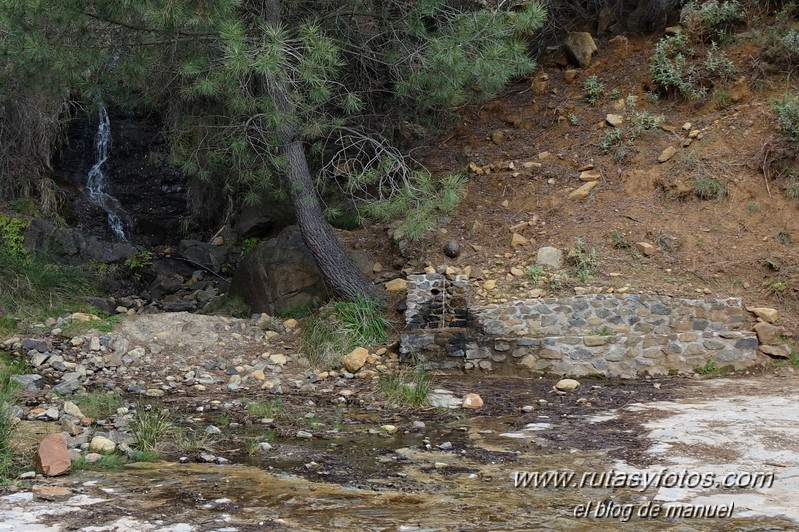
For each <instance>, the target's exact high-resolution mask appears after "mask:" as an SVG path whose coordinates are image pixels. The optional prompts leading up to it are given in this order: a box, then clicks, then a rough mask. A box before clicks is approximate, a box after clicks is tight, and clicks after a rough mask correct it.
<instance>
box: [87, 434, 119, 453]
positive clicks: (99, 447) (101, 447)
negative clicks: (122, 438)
mask: <svg viewBox="0 0 799 532" xmlns="http://www.w3.org/2000/svg"><path fill="white" fill-rule="evenodd" d="M116 449H117V444H116V443H114V442H113V441H111V440H109V439H108V438H106V437H105V436H95V437H94V438H92V441H91V443H89V450H90V451H93V452H95V453H100V454H110V453H113V452H114V451H116Z"/></svg>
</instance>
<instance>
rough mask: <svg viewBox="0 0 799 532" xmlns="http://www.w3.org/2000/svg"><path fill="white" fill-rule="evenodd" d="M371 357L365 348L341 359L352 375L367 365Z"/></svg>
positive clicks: (358, 349)
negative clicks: (367, 360)
mask: <svg viewBox="0 0 799 532" xmlns="http://www.w3.org/2000/svg"><path fill="white" fill-rule="evenodd" d="M368 357H369V351H367V350H366V349H364V348H363V347H359V348H357V349H355V350H354V351H352V352H351V353H349V354H347V355H344V356H343V357H341V364H342V365H343V366H344V368H345V369H346V370H347V371H349V372H350V373H356V372H357V371H358V370H359V369H361V368H362V367H363V365H364V364H366V359H367V358H368Z"/></svg>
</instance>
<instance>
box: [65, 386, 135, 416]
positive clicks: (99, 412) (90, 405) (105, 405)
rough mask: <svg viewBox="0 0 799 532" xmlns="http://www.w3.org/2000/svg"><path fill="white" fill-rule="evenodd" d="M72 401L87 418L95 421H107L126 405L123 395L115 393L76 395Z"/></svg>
mask: <svg viewBox="0 0 799 532" xmlns="http://www.w3.org/2000/svg"><path fill="white" fill-rule="evenodd" d="M70 400H71V401H72V402H73V403H75V405H77V407H78V408H80V411H81V412H83V414H84V415H85V416H87V417H90V418H93V419H107V418H108V417H109V416H111V415H113V414H115V413H116V411H117V409H118V408H119V407H121V406H122V405H123V404H124V403H125V400H124V399H123V398H122V396H121V395H119V394H118V393H113V392H111V393H100V392H92V393H76V394H75V395H73V396H72V397H71V398H70Z"/></svg>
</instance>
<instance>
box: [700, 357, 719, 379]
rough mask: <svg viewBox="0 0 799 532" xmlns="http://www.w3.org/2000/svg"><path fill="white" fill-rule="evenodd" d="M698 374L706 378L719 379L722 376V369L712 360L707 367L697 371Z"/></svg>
mask: <svg viewBox="0 0 799 532" xmlns="http://www.w3.org/2000/svg"><path fill="white" fill-rule="evenodd" d="M696 372H697V373H699V374H700V375H704V376H706V377H718V376H720V375H721V369H719V367H718V366H717V365H716V363H715V362H713V361H712V360H708V361H707V362H705V365H704V366H702V367H701V368H699V369H697V370H696Z"/></svg>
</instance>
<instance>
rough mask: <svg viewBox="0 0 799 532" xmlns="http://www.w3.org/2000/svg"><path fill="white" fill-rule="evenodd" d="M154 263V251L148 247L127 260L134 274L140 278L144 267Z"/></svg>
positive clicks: (127, 264) (126, 263) (126, 264)
mask: <svg viewBox="0 0 799 532" xmlns="http://www.w3.org/2000/svg"><path fill="white" fill-rule="evenodd" d="M152 263H153V253H152V252H151V251H147V250H146V249H144V250H141V251H138V252H136V254H134V255H133V256H132V257H131V258H129V259H128V260H126V261H125V266H127V267H128V268H129V269H130V271H131V272H132V273H133V275H134V276H136V278H137V279H138V278H139V277H141V272H142V270H143V269H145V268H146V267H148V266H149V265H150V264H152Z"/></svg>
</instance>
